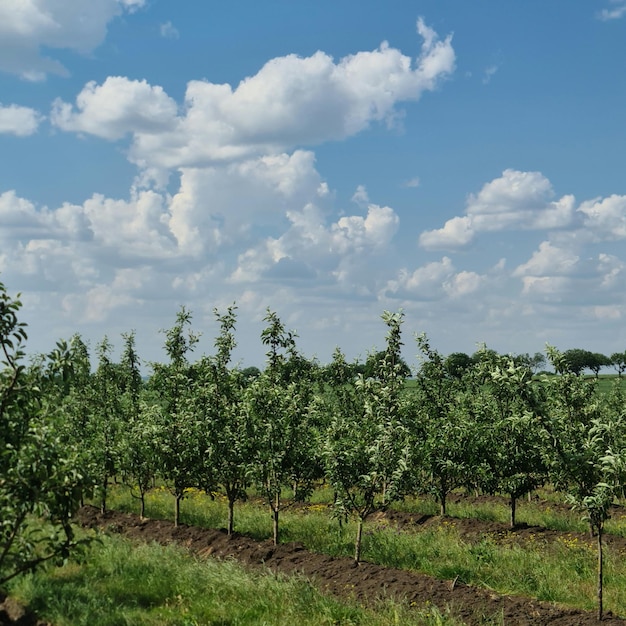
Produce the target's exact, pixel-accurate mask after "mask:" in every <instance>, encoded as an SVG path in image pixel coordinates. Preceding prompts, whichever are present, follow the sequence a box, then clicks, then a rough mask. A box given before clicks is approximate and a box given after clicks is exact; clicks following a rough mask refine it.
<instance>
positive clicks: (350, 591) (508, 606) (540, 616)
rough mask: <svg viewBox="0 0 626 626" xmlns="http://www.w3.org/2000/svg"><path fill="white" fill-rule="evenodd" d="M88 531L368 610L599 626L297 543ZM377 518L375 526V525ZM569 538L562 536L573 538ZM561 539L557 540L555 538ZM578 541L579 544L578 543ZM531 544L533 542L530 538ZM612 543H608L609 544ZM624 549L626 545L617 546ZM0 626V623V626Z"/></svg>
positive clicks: (148, 526)
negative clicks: (175, 550) (232, 562)
mask: <svg viewBox="0 0 626 626" xmlns="http://www.w3.org/2000/svg"><path fill="white" fill-rule="evenodd" d="M385 516H386V518H387V519H386V520H385V523H390V522H391V523H397V524H399V525H401V526H404V525H407V524H414V525H422V526H423V525H424V524H437V523H442V521H441V518H435V517H432V516H419V515H418V516H412V517H411V516H407V514H400V513H387V514H385ZM77 520H78V521H79V523H81V524H83V525H84V526H86V527H90V528H98V529H102V530H104V531H106V532H116V533H121V534H123V535H125V536H127V537H130V538H132V539H135V540H142V541H157V542H159V543H161V544H169V543H172V542H175V543H178V544H180V545H182V546H185V547H186V548H188V549H189V550H191V551H193V552H195V553H197V554H199V555H201V556H206V557H209V556H212V557H215V558H222V559H225V558H235V559H237V560H238V561H240V562H241V563H243V564H244V565H246V566H250V567H265V568H269V569H270V570H272V571H276V572H282V573H285V574H300V575H303V576H305V577H306V578H308V579H310V580H311V581H312V582H313V583H314V584H315V585H316V586H317V587H318V588H319V589H320V590H322V591H324V592H328V593H332V594H334V595H336V596H338V597H340V598H341V597H344V598H345V597H348V598H353V599H356V600H357V601H358V602H361V603H363V604H365V605H371V604H372V603H373V602H375V601H376V600H377V599H379V598H381V597H384V596H387V597H389V596H391V597H394V598H396V599H398V600H400V601H402V602H405V603H406V604H407V605H409V606H413V607H417V608H419V607H423V606H426V605H427V604H428V605H435V606H438V607H440V608H441V609H442V610H445V609H446V608H447V607H450V609H451V611H452V613H453V614H454V615H456V616H458V617H460V618H461V619H462V620H463V621H465V622H466V623H467V624H468V625H470V626H472V625H478V624H481V623H484V620H485V618H489V617H496V618H500V619H502V621H503V623H504V624H506V625H507V626H527V625H528V626H530V625H534V626H542V625H548V624H550V625H554V626H585V625H591V624H597V620H596V615H595V613H591V612H585V611H580V610H578V609H571V608H567V607H562V606H557V605H554V604H551V603H547V602H539V601H537V600H533V599H530V598H524V597H518V596H501V595H498V594H496V593H493V592H491V591H489V590H486V589H480V588H477V587H472V586H468V585H466V584H464V583H463V582H461V581H458V580H457V581H452V580H438V579H435V578H432V577H430V576H425V575H422V574H417V573H414V572H408V571H404V570H397V569H393V568H388V567H383V566H380V565H375V564H373V563H367V562H362V563H361V564H360V565H358V566H356V565H355V564H354V561H353V560H352V559H350V558H343V557H341V558H338V557H330V556H325V555H322V554H315V553H312V552H309V551H308V550H306V549H305V548H304V546H302V545H301V544H299V543H287V544H281V545H279V546H273V545H272V543H271V541H269V540H267V541H261V542H259V541H255V540H253V539H250V538H249V537H245V536H243V535H240V534H237V533H235V534H233V535H232V536H230V537H229V536H228V535H227V534H226V532H225V531H224V530H216V529H203V528H198V527H194V526H186V525H181V526H179V527H178V528H175V527H174V525H173V523H172V522H169V521H163V520H151V519H144V520H142V519H140V518H139V517H138V516H136V515H132V514H129V513H121V512H116V511H110V512H108V513H106V514H105V515H101V514H100V512H99V510H98V509H96V508H94V507H84V508H82V509H81V510H80V511H79V513H78V516H77ZM380 521H381V520H380V518H379V522H380ZM446 521H447V523H450V521H453V522H454V523H455V524H457V528H459V530H460V531H461V532H462V533H463V534H465V535H466V536H467V537H470V538H471V537H476V538H478V537H484V536H485V535H487V536H492V537H494V538H496V540H497V539H498V538H504V537H509V538H510V537H515V536H517V538H519V539H520V540H524V537H525V535H526V534H528V538H530V534H531V533H534V536H535V537H536V535H537V533H538V532H541V533H543V536H544V537H545V538H546V539H548V540H549V539H550V538H551V534H552V532H553V531H547V530H545V529H537V528H534V529H531V528H529V527H520V528H518V529H517V530H514V531H509V530H508V529H507V528H506V526H505V525H503V524H497V523H495V522H481V521H480V520H458V519H455V520H446ZM571 534H572V533H567V535H571ZM559 535H560V536H564V533H554V538H556V537H557V536H559ZM581 537H582V536H581ZM533 539H534V538H533ZM616 539H617V538H609V541H613V540H616ZM621 541H622V543H623V540H621ZM1 623H2V622H0V624H1ZM604 623H606V624H626V621H625V620H623V619H620V618H618V617H616V616H614V615H612V614H611V613H607V614H606V616H605V618H604Z"/></svg>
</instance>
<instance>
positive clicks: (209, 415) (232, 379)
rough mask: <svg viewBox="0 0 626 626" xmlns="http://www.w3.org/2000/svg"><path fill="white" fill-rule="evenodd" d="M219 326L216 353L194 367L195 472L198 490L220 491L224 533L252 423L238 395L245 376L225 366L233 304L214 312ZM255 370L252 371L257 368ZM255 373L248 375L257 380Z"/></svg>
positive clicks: (247, 456)
mask: <svg viewBox="0 0 626 626" xmlns="http://www.w3.org/2000/svg"><path fill="white" fill-rule="evenodd" d="M214 313H215V317H216V318H217V321H218V323H219V325H220V333H219V335H218V336H217V337H216V339H215V348H216V354H215V356H213V357H211V358H206V359H203V360H202V361H201V362H200V364H199V366H198V370H199V377H198V384H197V394H196V400H197V402H198V407H197V411H198V415H199V416H200V439H201V446H200V449H201V453H202V454H201V472H200V479H201V484H202V486H203V488H204V489H205V490H207V491H211V490H212V489H215V488H217V487H221V488H222V489H223V490H224V493H225V495H226V499H227V500H228V526H227V528H228V534H229V535H230V534H232V532H233V530H234V508H235V502H237V500H243V499H245V498H246V497H247V494H246V488H247V487H248V486H249V484H250V481H251V478H250V476H251V459H252V458H253V453H254V449H253V440H252V434H253V424H252V422H251V420H250V416H249V414H248V413H247V412H246V411H245V408H244V402H243V395H244V389H245V387H246V386H247V385H248V384H249V382H248V380H247V377H246V375H245V374H244V373H243V372H240V371H239V370H237V369H235V368H232V367H230V361H231V355H232V351H233V350H234V349H235V346H236V341H235V334H234V330H235V324H236V321H237V318H236V307H235V306H234V305H233V306H231V307H229V308H228V310H227V311H226V313H224V314H219V313H218V311H217V310H215V311H214ZM257 371H258V370H257ZM259 375H260V372H259V373H258V374H257V375H256V376H255V377H254V378H257V377H258V376H259Z"/></svg>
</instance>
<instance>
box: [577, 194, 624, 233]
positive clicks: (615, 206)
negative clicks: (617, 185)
mask: <svg viewBox="0 0 626 626" xmlns="http://www.w3.org/2000/svg"><path fill="white" fill-rule="evenodd" d="M578 211H579V212H580V213H581V214H582V215H583V216H584V227H585V230H586V231H587V232H588V233H590V234H591V236H592V237H593V238H594V240H595V241H617V240H620V239H625V238H626V196H619V195H615V194H614V195H612V196H609V197H608V198H599V199H595V200H590V201H587V202H583V203H581V205H580V207H579V208H578Z"/></svg>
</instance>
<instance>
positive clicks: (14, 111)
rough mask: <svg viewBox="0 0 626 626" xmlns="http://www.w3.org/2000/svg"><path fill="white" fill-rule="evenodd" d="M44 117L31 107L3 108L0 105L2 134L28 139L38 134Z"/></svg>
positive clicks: (0, 129)
mask: <svg viewBox="0 0 626 626" xmlns="http://www.w3.org/2000/svg"><path fill="white" fill-rule="evenodd" d="M42 120H43V117H42V116H41V115H40V114H39V113H38V112H37V111H35V110H34V109H31V108H29V107H23V106H18V105H17V104H10V105H8V106H3V105H2V104H1V103H0V134H1V133H6V134H11V135H17V136H18V137H27V136H28V135H33V134H34V133H36V132H37V129H38V128H39V124H40V123H41V121H42Z"/></svg>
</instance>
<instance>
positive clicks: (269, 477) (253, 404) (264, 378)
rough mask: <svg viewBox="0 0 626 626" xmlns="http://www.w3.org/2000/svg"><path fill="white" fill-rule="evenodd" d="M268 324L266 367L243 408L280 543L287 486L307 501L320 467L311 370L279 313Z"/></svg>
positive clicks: (258, 480)
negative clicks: (313, 417) (311, 415)
mask: <svg viewBox="0 0 626 626" xmlns="http://www.w3.org/2000/svg"><path fill="white" fill-rule="evenodd" d="M265 321H266V322H267V324H268V326H267V327H266V328H265V329H264V330H263V332H262V334H261V339H262V341H263V343H264V344H265V345H266V346H269V350H268V352H267V367H266V368H265V370H264V371H263V373H262V374H261V375H260V376H259V377H258V378H256V379H255V380H254V381H253V382H252V383H251V384H250V385H249V387H247V389H246V390H245V395H244V402H245V407H244V410H245V411H246V413H247V419H249V420H250V421H251V423H252V429H253V441H254V443H253V448H254V455H253V462H254V468H255V470H254V479H255V482H256V483H257V485H258V486H259V488H260V489H261V490H262V492H263V494H264V495H265V498H266V500H267V503H268V505H269V507H270V510H271V512H272V520H273V538H274V543H275V544H277V543H278V531H279V515H280V511H281V510H282V509H283V508H284V502H283V501H282V491H283V488H284V487H286V486H290V487H293V490H294V499H295V500H298V499H302V498H305V497H308V496H309V495H310V493H311V491H312V488H313V481H314V479H315V477H316V469H317V467H318V466H319V464H318V462H317V459H316V454H315V437H314V431H313V429H312V422H311V419H310V411H309V407H310V403H311V398H312V385H311V380H310V378H309V377H308V376H306V375H304V374H306V372H307V371H311V369H310V368H308V367H302V362H303V358H302V357H301V355H299V353H298V352H297V350H296V345H295V334H294V333H293V332H290V331H287V330H286V329H285V327H284V325H283V323H282V321H281V320H280V318H279V317H278V315H276V313H274V312H273V311H270V310H269V309H268V311H267V314H266V316H265ZM294 362H295V363H294ZM295 364H297V366H294V365H295Z"/></svg>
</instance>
